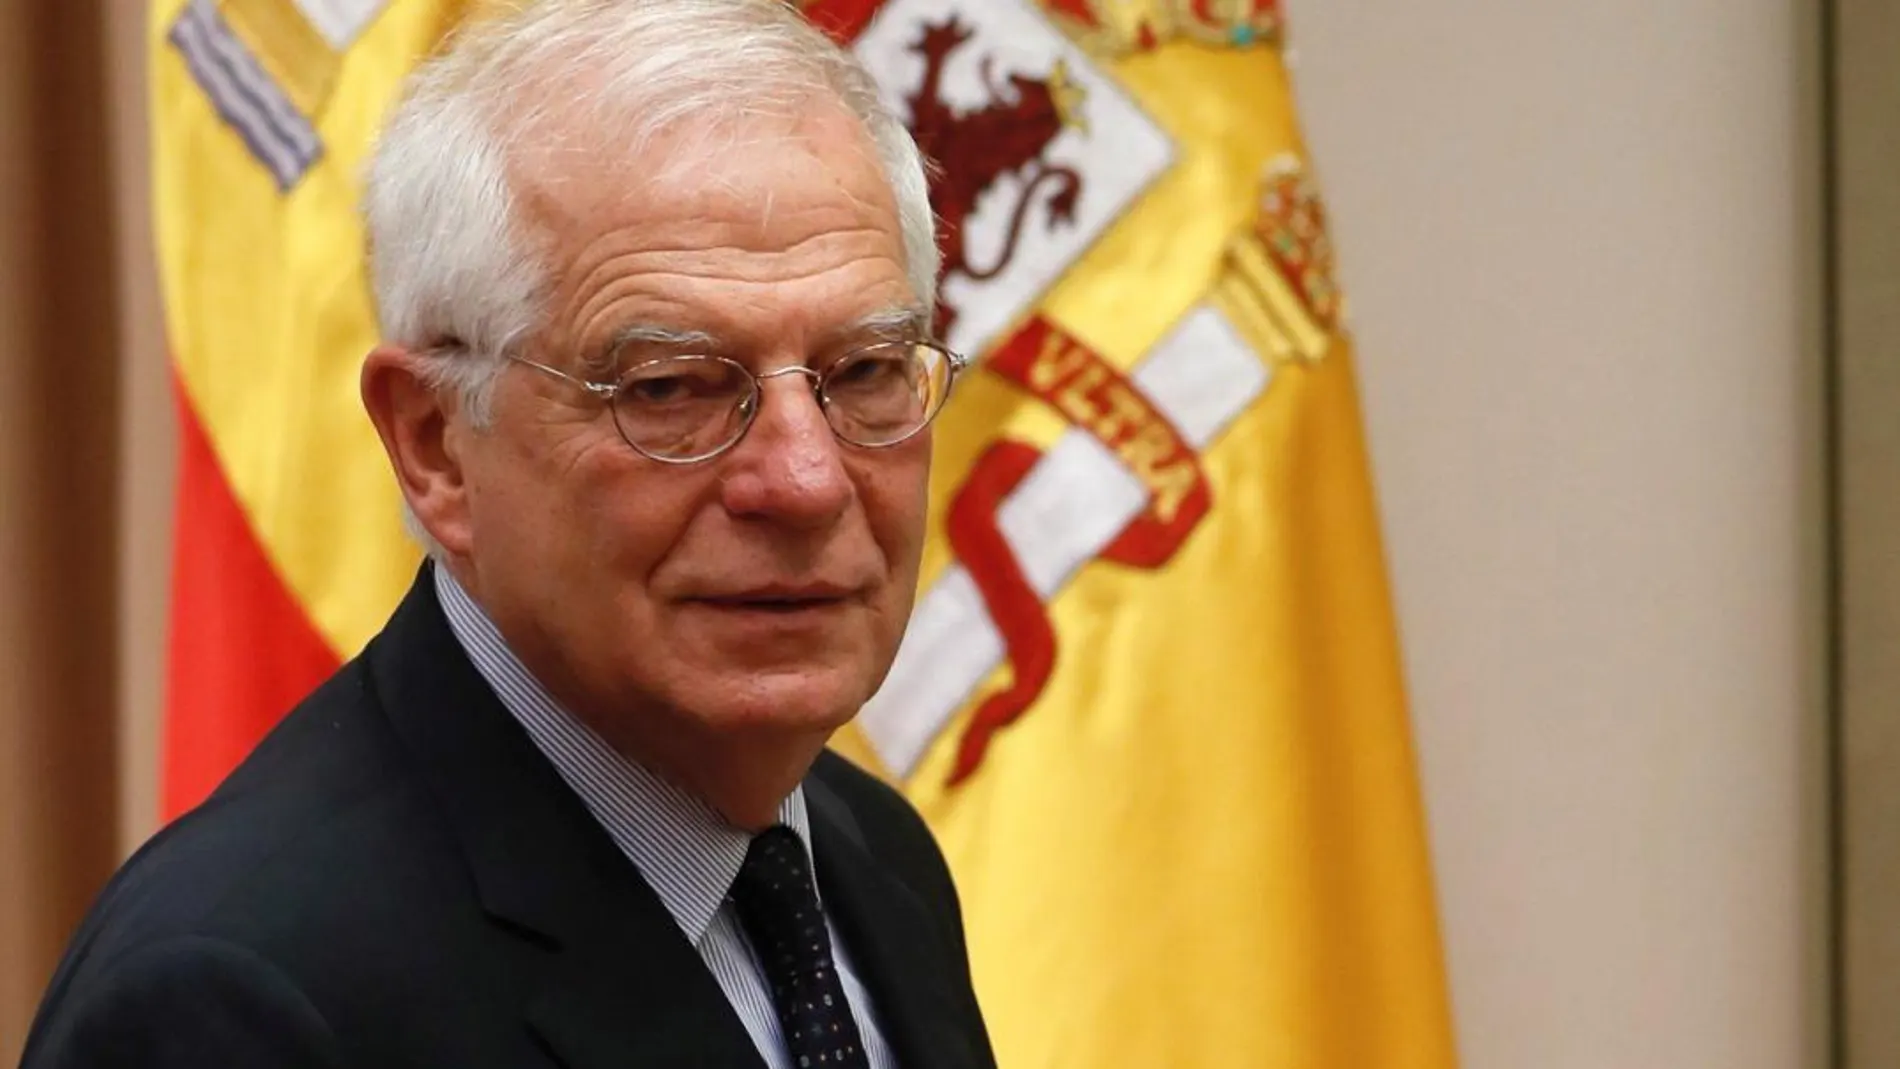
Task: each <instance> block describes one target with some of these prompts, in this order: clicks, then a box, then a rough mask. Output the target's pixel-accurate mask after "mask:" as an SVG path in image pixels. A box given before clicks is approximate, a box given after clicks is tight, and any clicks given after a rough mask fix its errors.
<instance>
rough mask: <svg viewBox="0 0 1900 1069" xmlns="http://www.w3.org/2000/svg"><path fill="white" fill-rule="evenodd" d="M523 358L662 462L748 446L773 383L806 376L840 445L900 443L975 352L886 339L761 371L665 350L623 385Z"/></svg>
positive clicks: (626, 376)
mask: <svg viewBox="0 0 1900 1069" xmlns="http://www.w3.org/2000/svg"><path fill="white" fill-rule="evenodd" d="M508 359H510V360H512V361H514V362H515V363H517V364H522V365H524V366H526V367H531V368H534V369H535V370H536V371H540V372H543V373H544V374H548V375H552V376H554V377H555V378H558V379H561V380H563V381H566V382H570V383H573V384H574V385H576V386H579V387H580V388H581V389H583V390H586V391H587V392H588V393H590V394H593V395H594V396H595V397H598V398H600V399H601V400H603V401H606V402H607V403H608V405H609V407H610V408H611V409H612V410H613V417H614V426H616V427H618V428H619V429H620V436H621V437H622V438H624V439H626V441H627V444H628V445H630V446H632V447H633V448H634V451H635V452H638V453H639V454H640V455H641V456H644V457H647V458H648V459H651V460H657V461H659V462H661V463H663V464H692V463H697V462H699V461H702V460H711V459H712V458H713V457H716V456H718V455H719V454H721V453H724V452H725V451H726V450H728V449H731V448H732V447H733V446H735V445H738V444H739V440H740V439H741V438H744V437H745V433H746V431H747V430H750V429H751V427H752V421H753V420H755V419H757V418H758V415H759V405H760V402H761V400H762V398H763V396H764V394H763V391H764V383H765V380H766V379H776V378H779V377H781V376H785V375H803V376H804V377H805V378H807V379H809V380H811V389H812V394H813V396H815V397H816V398H817V400H818V408H819V410H820V411H821V412H823V413H824V415H825V422H826V423H828V424H830V425H831V432H832V433H833V434H835V435H837V436H838V439H839V440H840V441H843V442H846V443H848V444H850V445H855V446H860V447H862V448H866V449H883V448H887V447H889V446H894V445H897V444H899V443H901V442H903V441H905V440H907V439H909V438H911V437H914V436H915V435H916V434H917V433H918V432H919V431H921V430H923V429H924V428H925V427H927V426H929V425H930V421H931V420H933V419H935V418H937V413H938V412H939V411H941V410H942V408H943V403H944V401H945V399H947V398H948V397H949V396H950V387H951V384H952V383H954V382H955V381H956V377H957V375H958V373H960V372H961V371H963V370H964V369H965V368H967V367H968V366H969V361H968V359H967V358H965V357H963V356H961V355H959V354H957V353H953V352H951V351H950V350H948V349H945V348H943V347H942V346H940V345H938V344H936V343H935V342H927V341H898V342H883V343H879V344H876V345H870V346H866V347H865V348H862V349H856V350H853V351H852V352H849V353H846V354H845V355H844V356H842V357H839V358H838V359H837V360H835V361H833V362H832V363H830V364H828V365H826V366H825V367H824V368H823V369H822V370H819V369H813V368H808V367H786V368H780V369H779V370H777V371H768V372H766V373H765V374H763V375H755V374H753V373H752V372H751V371H749V370H747V369H746V368H745V367H744V366H743V365H741V364H739V363H737V362H735V361H732V360H728V359H726V358H725V357H721V356H665V357H660V358H658V359H655V360H647V361H643V362H641V363H639V364H635V365H634V366H633V367H631V368H628V369H627V370H626V371H625V372H624V373H622V374H621V376H620V378H619V379H618V380H616V381H614V382H610V383H609V382H589V381H587V380H586V379H581V378H576V377H575V376H573V375H570V374H568V373H567V372H565V371H562V370H560V369H558V368H553V367H549V366H548V365H546V364H540V363H536V362H535V361H533V360H528V359H525V358H523V357H519V356H514V355H510V356H509V357H508Z"/></svg>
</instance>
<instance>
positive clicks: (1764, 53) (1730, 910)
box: [1291, 0, 1826, 1069]
mask: <svg viewBox="0 0 1900 1069" xmlns="http://www.w3.org/2000/svg"><path fill="white" fill-rule="evenodd" d="M1291 6H1292V9H1293V16H1294V18H1295V20H1296V21H1295V22H1294V26H1295V29H1296V31H1297V32H1298V37H1297V39H1296V41H1295V44H1296V46H1297V53H1298V56H1299V61H1300V65H1299V71H1300V85H1301V89H1302V94H1303V103H1304V111H1305V119H1306V125H1307V127H1308V130H1309V132H1310V133H1311V135H1312V139H1313V141H1314V142H1315V149H1316V152H1317V155H1318V162H1319V166H1320V174H1321V178H1322V180H1323V181H1324V182H1325V183H1326V186H1327V188H1328V190H1329V191H1330V196H1331V201H1332V208H1333V211H1334V220H1335V225H1336V227H1337V232H1338V235H1339V239H1340V243H1341V254H1342V256H1343V258H1344V272H1345V278H1346V283H1347V285H1348V287H1349V292H1350V294H1351V296H1352V299H1353V301H1354V316H1355V323H1356V326H1357V329H1358V332H1359V335H1360V341H1361V353H1362V363H1363V366H1364V378H1365V384H1366V385H1365V389H1366V391H1367V402H1368V409H1369V417H1368V418H1369V420H1370V422H1371V436H1372V445H1373V450H1374V455H1375V463H1376V464H1377V470H1378V476H1379V481H1380V485H1381V490H1382V496H1383V501H1384V506H1385V513H1386V517H1387V531H1388V534H1389V540H1390V552H1391V556H1392V562H1393V566H1394V569H1395V573H1396V582H1397V597H1398V601H1399V611H1400V616H1401V620H1402V624H1403V627H1404V632H1405V634H1404V638H1405V643H1406V650H1407V659H1408V663H1409V673H1410V678H1411V683H1412V688H1413V694H1414V699H1415V717H1416V721H1417V725H1418V732H1419V736H1420V746H1421V751H1422V762H1423V766H1424V767H1423V771H1424V776H1425V780H1426V787H1427V792H1428V803H1429V810H1430V816H1431V826H1432V833H1433V836H1434V846H1435V849H1436V855H1437V859H1438V871H1439V877H1440V885H1441V890H1442V895H1443V902H1444V917H1445V924H1446V934H1447V937H1448V942H1449V954H1450V962H1451V973H1452V981H1453V985H1454V998H1455V1001H1456V1006H1457V1013H1458V1019H1459V1025H1460V1033H1461V1035H1460V1038H1461V1045H1462V1047H1463V1051H1464V1054H1465V1064H1466V1066H1467V1069H1522V1067H1526V1066H1536V1067H1538V1069H1570V1067H1578V1069H1581V1067H1591V1069H1646V1067H1654V1069H1685V1067H1695V1069H1701V1067H1711V1069H1713V1067H1720V1069H1755V1067H1760V1069H1770V1067H1774V1069H1786V1067H1795V1066H1819V1065H1821V1064H1823V1056H1824V1052H1825V1046H1824V1044H1825V1039H1826V1014H1825V1009H1826V1003H1825V991H1826V974H1825V947H1826V929H1825V925H1824V916H1825V913H1824V907H1825V895H1826V885H1825V882H1824V879H1825V877H1824V873H1825V867H1824V866H1825V861H1826V855H1825V812H1824V806H1825V794H1824V775H1823V773H1824V766H1823V761H1822V754H1823V740H1824V715H1823V708H1824V705H1823V701H1824V691H1823V684H1824V677H1823V674H1822V672H1823V669H1824V665H1825V662H1824V656H1823V650H1824V647H1823V637H1824V632H1823V620H1824V616H1823V602H1822V597H1823V593H1824V587H1823V584H1822V577H1823V574H1824V569H1823V559H1824V558H1823V549H1824V547H1823V545H1822V542H1821V538H1822V535H1823V531H1824V526H1823V511H1822V504H1823V498H1822V472H1823V468H1822V445H1821V442H1822V429H1821V427H1822V424H1821V418H1822V403H1821V396H1822V394H1821V383H1822V360H1821V352H1822V347H1821V341H1822V338H1821V331H1820V325H1819V324H1820V307H1821V305H1820V293H1821V290H1820V268H1819V255H1820V233H1821V229H1820V224H1821V217H1820V213H1819V209H1818V205H1819V176H1820V164H1819V160H1820V144H1819V139H1818V131H1819V116H1820V101H1819V93H1818V86H1819V81H1818V75H1819V69H1820V65H1819V58H1818V47H1819V40H1818V25H1819V17H1820V16H1819V8H1818V5H1803V4H1800V3H1797V2H1793V0H1674V2H1671V3H1667V4H1658V3H1655V2H1654V0H1598V2H1593V3H1587V4H1548V3H1533V4H1505V3H1496V2H1493V0H1437V2H1434V3H1427V4H1401V3H1395V2H1374V3H1363V2H1350V3H1323V2H1320V0H1294V2H1293V3H1292V5H1291Z"/></svg>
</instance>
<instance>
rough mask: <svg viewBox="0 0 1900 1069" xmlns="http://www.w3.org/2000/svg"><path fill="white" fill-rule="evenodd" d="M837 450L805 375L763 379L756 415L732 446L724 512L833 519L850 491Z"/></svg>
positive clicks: (804, 523) (811, 521) (813, 521)
mask: <svg viewBox="0 0 1900 1069" xmlns="http://www.w3.org/2000/svg"><path fill="white" fill-rule="evenodd" d="M844 449H845V445H844V443H842V442H840V441H839V440H838V438H837V436H836V435H834V434H833V433H832V431H831V424H830V423H828V422H826V420H825V413H824V410H823V409H822V408H821V407H819V404H818V395H817V393H816V392H815V391H814V390H813V387H812V380H811V377H810V376H809V375H805V374H787V375H779V376H776V377H768V378H766V379H765V380H764V381H762V382H761V383H760V384H759V412H758V415H757V416H756V417H754V418H753V420H752V427H751V429H750V430H748V431H747V432H746V436H745V439H744V440H743V441H741V442H740V443H739V444H738V445H737V446H735V447H734V448H733V455H732V457H731V459H732V461H734V462H735V463H734V469H735V470H733V472H732V473H731V474H730V475H729V476H727V478H726V479H725V482H724V485H723V496H724V498H725V505H726V508H727V510H728V511H730V512H732V513H733V514H734V515H739V516H758V517H761V518H770V519H775V520H779V521H781V522H786V523H791V524H794V525H796V526H801V527H814V528H815V527H823V526H826V525H829V524H831V523H834V522H836V521H837V519H838V517H839V516H840V515H842V514H843V512H844V510H845V507H846V506H847V505H848V504H850V502H851V498H852V495H853V494H854V493H855V490H854V488H853V486H852V483H851V476H850V474H849V473H848V472H846V471H845V466H844V455H843V450H844Z"/></svg>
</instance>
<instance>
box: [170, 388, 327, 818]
mask: <svg viewBox="0 0 1900 1069" xmlns="http://www.w3.org/2000/svg"><path fill="white" fill-rule="evenodd" d="M174 387H175V390H176V393H177V396H178V427H179V435H178V439H179V456H178V497H177V504H176V508H177V515H176V518H175V520H174V530H175V534H176V540H175V542H174V548H173V550H172V596H171V619H170V635H169V639H168V644H167V651H166V656H167V664H166V683H165V730H164V757H163V807H164V816H165V817H166V819H170V818H171V817H175V816H177V815H178V814H180V813H182V812H184V811H185V810H187V809H189V808H191V807H192V806H194V805H197V804H198V803H199V802H201V801H203V800H204V798H205V796H206V795H208V794H210V793H211V791H212V789H213V788H215V787H216V786H217V785H218V782H219V781H220V780H222V779H223V778H224V777H225V775H226V774H228V773H229V772H230V771H231V769H233V768H234V767H236V766H237V763H238V762H239V761H241V760H243V758H244V755H245V754H247V753H249V752H250V751H251V748H252V747H253V746H255V745H257V742H258V740H259V739H262V738H263V737H264V734H265V732H267V731H269V730H270V728H271V726H272V725H274V724H275V723H276V722H277V719H278V718H279V717H281V716H282V715H283V714H284V713H285V712H287V711H288V710H289V709H290V707H291V706H292V705H295V704H296V703H297V702H298V701H299V700H300V699H302V698H303V697H304V695H306V694H308V693H310V691H311V690H312V689H314V688H315V687H316V686H317V684H318V683H321V682H322V681H323V680H324V678H325V677H327V676H328V675H329V674H330V673H332V672H334V671H336V668H337V665H338V663H339V659H338V657H337V655H336V653H335V652H333V651H332V650H331V649H330V647H329V644H328V643H326V642H325V641H324V640H323V637H322V636H321V635H319V634H318V633H317V631H316V629H315V628H314V627H313V626H311V623H310V620H309V618H308V617H307V616H305V614H304V612H303V609H302V607H301V606H299V605H298V604H297V600H296V598H295V597H294V596H293V595H292V594H291V592H290V590H289V589H288V588H287V587H285V585H284V583H283V580H281V579H280V578H278V576H277V572H276V570H275V569H273V568H272V567H271V564H270V561H269V560H268V559H267V558H266V557H265V556H264V551H263V547H262V546H260V545H259V544H258V541H257V537H256V535H255V534H254V533H253V532H252V530H251V526H250V522H249V521H248V519H247V518H246V517H245V514H244V509H243V507H242V506H241V505H239V504H238V501H237V498H236V497H235V496H233V495H232V493H231V488H230V485H229V484H228V483H226V482H225V478H224V471H223V469H221V468H220V467H219V465H218V458H217V455H216V454H215V453H213V452H212V450H211V442H210V440H209V439H208V438H207V437H206V436H205V432H204V428H203V427H202V426H201V425H200V424H199V422H198V416H197V413H196V412H194V411H193V410H192V407H191V403H190V401H189V400H188V399H187V398H186V397H185V392H184V389H183V387H182V386H180V385H178V384H177V383H176V382H174Z"/></svg>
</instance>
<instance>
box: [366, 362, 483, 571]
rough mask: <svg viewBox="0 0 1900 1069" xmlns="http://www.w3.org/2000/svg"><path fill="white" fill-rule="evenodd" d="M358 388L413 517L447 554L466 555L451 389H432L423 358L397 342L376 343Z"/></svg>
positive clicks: (463, 497)
mask: <svg viewBox="0 0 1900 1069" xmlns="http://www.w3.org/2000/svg"><path fill="white" fill-rule="evenodd" d="M359 386H360V388H361V391H362V395H363V408H364V409H365V410H366V411H368V413H369V419H370V422H371V423H373V424H375V425H376V434H377V435H378V436H379V437H380V438H382V440H383V450H384V451H385V452H386V453H388V454H389V464H390V467H392V468H394V469H395V473H396V483H397V485H398V486H399V487H401V489H402V495H403V497H404V498H405V499H407V500H408V502H409V508H410V509H411V510H412V511H413V512H414V513H415V515H416V519H417V521H419V522H420V523H421V524H422V527H423V529H424V530H426V531H428V532H429V534H430V535H431V536H433V537H434V538H435V540H436V542H437V543H439V544H440V545H441V546H442V548H443V549H445V550H447V551H448V552H449V553H450V554H452V555H454V556H458V557H460V556H466V555H468V552H469V549H470V537H469V516H468V491H467V486H466V483H465V482H464V481H463V471H462V461H463V457H462V455H461V449H460V448H459V445H460V441H459V433H458V432H459V431H460V430H461V428H460V427H459V426H458V424H457V421H456V419H455V417H456V407H455V406H456V398H455V397H454V396H453V391H449V390H437V389H435V388H433V387H431V386H430V385H429V382H428V380H427V378H426V377H425V376H424V364H423V358H422V357H421V356H420V355H418V354H417V353H415V352H412V351H410V350H408V349H405V348H402V347H401V346H396V345H382V346H378V347H377V348H376V349H375V350H373V351H372V352H371V353H370V354H369V356H367V357H365V358H364V359H363V374H362V378H361V381H360V383H359Z"/></svg>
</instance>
